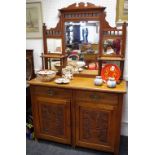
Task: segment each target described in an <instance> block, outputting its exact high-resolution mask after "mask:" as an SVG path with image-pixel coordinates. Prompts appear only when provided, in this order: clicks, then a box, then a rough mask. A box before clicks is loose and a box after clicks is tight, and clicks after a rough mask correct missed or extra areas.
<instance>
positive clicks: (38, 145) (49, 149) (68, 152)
mask: <svg viewBox="0 0 155 155" xmlns="http://www.w3.org/2000/svg"><path fill="white" fill-rule="evenodd" d="M26 155H112V153H105V152H101V151H96V150H91V149H85V148H79V147H78V148H75V149H74V148H72V147H71V146H70V145H65V144H59V143H55V142H50V141H44V140H38V141H34V140H29V139H27V140H26ZM120 155H128V137H126V136H121V142H120Z"/></svg>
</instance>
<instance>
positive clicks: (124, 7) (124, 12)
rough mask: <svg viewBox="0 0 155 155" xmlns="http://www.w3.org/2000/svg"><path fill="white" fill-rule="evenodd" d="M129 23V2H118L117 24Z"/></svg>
mask: <svg viewBox="0 0 155 155" xmlns="http://www.w3.org/2000/svg"><path fill="white" fill-rule="evenodd" d="M127 21H128V0H117V8H116V23H123V22H127Z"/></svg>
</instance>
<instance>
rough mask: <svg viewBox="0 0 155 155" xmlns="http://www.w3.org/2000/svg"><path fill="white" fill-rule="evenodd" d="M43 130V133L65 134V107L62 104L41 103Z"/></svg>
mask: <svg viewBox="0 0 155 155" xmlns="http://www.w3.org/2000/svg"><path fill="white" fill-rule="evenodd" d="M40 108H41V113H40V115H41V117H40V119H41V120H40V121H41V124H42V126H41V130H42V132H43V133H46V134H49V135H54V136H60V137H62V136H64V134H65V131H64V129H65V126H64V125H65V123H64V115H65V114H64V113H65V111H64V110H65V109H64V106H62V105H54V104H53V105H48V104H41V105H40Z"/></svg>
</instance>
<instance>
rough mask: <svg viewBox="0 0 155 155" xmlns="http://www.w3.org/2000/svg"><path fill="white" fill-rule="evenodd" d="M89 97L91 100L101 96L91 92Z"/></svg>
mask: <svg viewBox="0 0 155 155" xmlns="http://www.w3.org/2000/svg"><path fill="white" fill-rule="evenodd" d="M90 98H91V99H92V100H99V99H101V97H100V96H99V95H96V94H91V95H90Z"/></svg>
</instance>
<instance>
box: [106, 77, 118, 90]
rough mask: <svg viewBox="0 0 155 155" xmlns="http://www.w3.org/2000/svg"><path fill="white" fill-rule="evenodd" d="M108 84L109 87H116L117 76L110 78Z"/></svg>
mask: <svg viewBox="0 0 155 155" xmlns="http://www.w3.org/2000/svg"><path fill="white" fill-rule="evenodd" d="M107 86H108V87H109V88H115V87H116V80H115V78H109V79H108V81H107Z"/></svg>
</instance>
